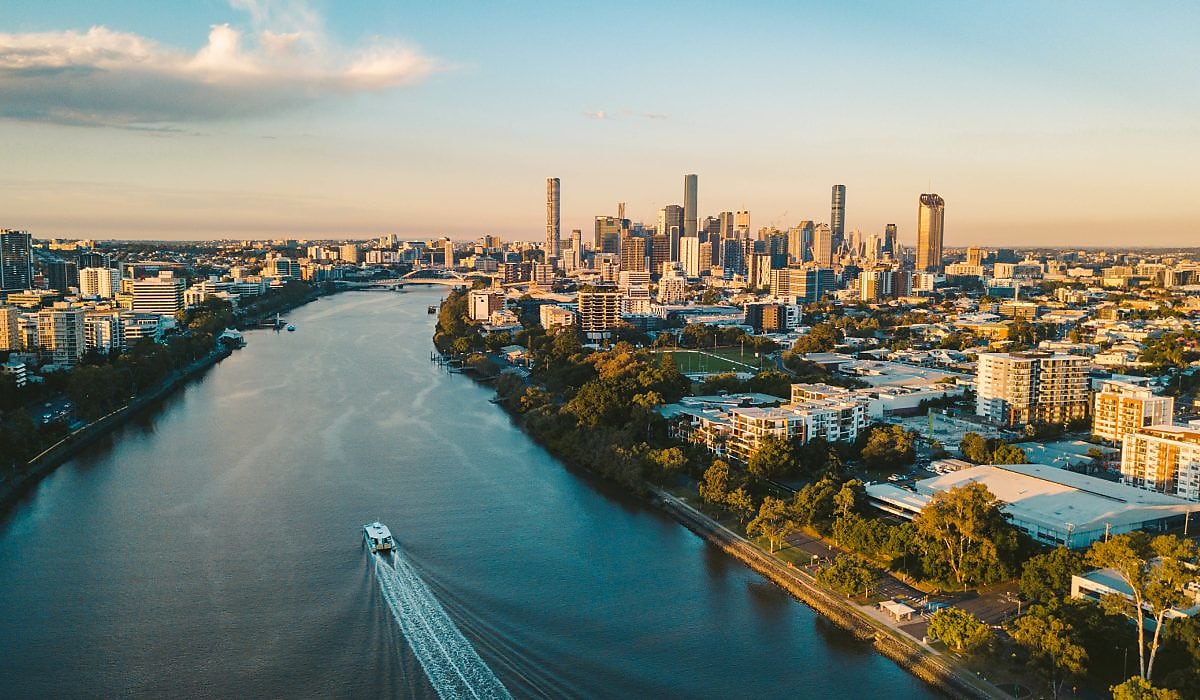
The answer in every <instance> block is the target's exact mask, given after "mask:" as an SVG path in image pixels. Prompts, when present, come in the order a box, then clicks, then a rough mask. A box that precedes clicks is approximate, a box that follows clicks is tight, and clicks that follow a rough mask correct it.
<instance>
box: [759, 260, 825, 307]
mask: <svg viewBox="0 0 1200 700" xmlns="http://www.w3.org/2000/svg"><path fill="white" fill-rule="evenodd" d="M770 279H771V295H772V296H775V297H780V298H785V297H786V298H791V297H795V298H796V299H798V300H799V301H801V302H814V301H820V300H821V299H822V298H823V297H824V296H825V295H826V294H829V293H830V292H832V291H833V290H834V289H835V288H836V281H835V278H834V274H833V270H830V269H828V268H821V267H787V268H784V269H782V270H771V277H770Z"/></svg>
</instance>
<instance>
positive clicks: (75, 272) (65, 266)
mask: <svg viewBox="0 0 1200 700" xmlns="http://www.w3.org/2000/svg"><path fill="white" fill-rule="evenodd" d="M46 282H47V284H48V285H49V286H50V288H51V289H56V290H58V291H60V292H63V293H64V294H65V293H66V292H67V290H69V289H70V288H71V287H78V286H79V266H78V265H76V264H75V261H73V260H50V261H47V262H46Z"/></svg>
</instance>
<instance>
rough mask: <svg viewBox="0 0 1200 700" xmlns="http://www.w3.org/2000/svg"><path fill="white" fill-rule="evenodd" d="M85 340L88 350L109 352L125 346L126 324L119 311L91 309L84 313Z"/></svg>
mask: <svg viewBox="0 0 1200 700" xmlns="http://www.w3.org/2000/svg"><path fill="white" fill-rule="evenodd" d="M83 340H84V344H85V345H86V346H87V349H88V350H97V351H99V352H102V353H109V352H112V351H113V350H122V349H124V348H125V333H124V324H122V323H121V314H120V312H118V311H89V312H87V313H85V314H84V319H83Z"/></svg>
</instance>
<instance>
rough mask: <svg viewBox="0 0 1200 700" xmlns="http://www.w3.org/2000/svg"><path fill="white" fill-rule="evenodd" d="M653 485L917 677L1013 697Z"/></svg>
mask: <svg viewBox="0 0 1200 700" xmlns="http://www.w3.org/2000/svg"><path fill="white" fill-rule="evenodd" d="M650 488H651V490H652V492H653V493H654V495H655V496H657V497H658V500H659V502H660V504H661V507H662V508H663V510H665V511H666V512H667V513H669V514H670V515H671V516H673V517H674V518H675V519H676V520H678V521H679V522H680V523H681V524H682V525H683V526H684V527H686V528H688V529H689V530H691V531H692V532H694V533H696V534H697V535H699V536H700V537H703V538H704V539H705V540H707V541H708V542H711V543H712V544H714V545H716V546H717V547H719V548H720V549H721V550H722V551H723V552H725V553H726V554H729V555H730V556H732V557H733V558H735V559H737V560H738V561H740V562H742V563H743V564H745V565H746V566H748V567H750V568H751V569H753V570H754V571H756V572H758V573H759V574H761V575H763V576H765V577H766V578H767V579H768V580H770V581H771V582H772V583H774V584H776V585H777V586H779V587H780V588H782V589H784V590H785V591H787V592H788V593H789V594H791V595H792V596H793V597H795V598H796V599H797V600H799V601H800V602H802V603H804V604H805V605H807V606H809V607H810V608H812V609H813V610H815V611H816V612H818V613H820V614H821V615H823V616H825V617H826V618H828V619H830V620H832V621H833V622H834V623H835V624H837V625H838V626H839V627H842V628H844V629H846V630H848V631H849V632H850V633H851V634H853V635H854V636H855V637H856V638H858V639H860V640H863V641H871V642H872V644H873V645H874V647H875V648H876V649H877V650H878V651H879V653H881V654H883V655H884V656H886V657H888V658H889V659H892V660H893V661H895V662H896V663H897V664H899V665H900V666H901V667H902V668H904V669H905V670H907V671H908V672H909V673H912V674H913V675H914V676H916V677H917V678H920V679H921V680H923V681H925V682H926V683H929V684H930V685H933V686H934V687H936V688H938V689H939V690H941V691H943V692H945V693H947V694H948V695H950V696H951V697H955V698H964V699H969V700H976V699H982V700H1000V699H1002V698H1011V696H1010V695H1008V694H1007V693H1005V692H1004V691H1002V690H1000V689H999V688H997V687H995V686H993V685H992V684H990V683H988V682H987V681H985V680H983V679H982V678H978V677H977V676H975V674H973V673H971V672H970V671H967V670H966V669H963V668H961V667H959V666H958V665H957V664H955V663H954V662H953V660H951V659H948V658H946V656H945V655H944V654H940V653H938V652H937V651H935V650H934V649H932V648H930V647H928V646H924V645H922V644H921V643H920V642H918V641H916V640H915V639H912V638H909V637H908V635H906V634H904V633H903V632H900V631H898V630H896V629H894V628H892V627H891V626H890V625H889V624H888V623H887V622H886V620H885V619H884V618H883V617H882V616H876V615H873V614H872V613H871V612H869V611H867V610H866V609H863V608H860V607H859V606H857V605H854V604H853V603H851V602H849V601H847V600H845V599H843V598H841V597H840V596H838V595H836V594H833V593H831V592H829V591H827V590H825V589H824V588H822V587H821V586H819V585H818V584H817V583H816V580H815V579H814V578H813V577H812V576H811V575H809V574H808V573H807V572H805V571H803V570H800V569H797V568H795V567H792V566H790V565H788V564H786V563H784V562H783V561H780V560H779V559H776V558H775V557H773V556H771V555H769V554H767V553H766V552H763V551H762V550H761V549H759V548H758V547H757V546H756V545H755V544H754V543H752V542H750V541H749V540H747V539H746V538H744V537H742V536H741V535H739V534H737V533H735V532H733V531H732V530H730V529H729V528H727V527H725V526H724V525H722V524H720V523H718V522H717V521H715V520H713V519H712V518H710V517H708V516H707V515H705V514H704V513H701V512H700V511H698V510H696V509H695V508H693V507H692V506H691V505H689V504H688V503H686V502H684V501H682V500H680V499H679V498H676V497H675V496H673V495H671V494H670V493H668V492H667V491H664V490H663V489H660V488H657V487H654V486H651V487H650Z"/></svg>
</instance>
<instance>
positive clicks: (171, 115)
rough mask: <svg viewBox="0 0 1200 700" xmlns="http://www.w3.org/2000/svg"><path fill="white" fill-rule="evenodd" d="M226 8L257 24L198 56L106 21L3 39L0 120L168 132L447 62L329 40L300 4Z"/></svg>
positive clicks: (222, 35)
mask: <svg viewBox="0 0 1200 700" xmlns="http://www.w3.org/2000/svg"><path fill="white" fill-rule="evenodd" d="M231 4H232V5H233V6H234V8H236V9H239V10H242V11H244V12H246V13H247V14H248V16H249V20H250V26H251V28H252V31H251V32H246V31H244V30H242V29H239V28H236V27H234V26H232V25H230V24H219V25H214V26H212V27H211V28H210V29H209V33H208V41H207V43H206V44H205V45H204V46H203V47H202V48H201V49H200V50H199V51H197V52H195V53H188V52H186V51H182V50H179V49H177V48H173V47H170V46H165V45H163V44H161V43H159V42H156V41H154V40H153V39H148V38H146V37H142V36H138V35H136V34H129V33H124V32H118V31H114V30H111V29H109V28H107V27H101V26H97V27H92V28H91V29H88V30H87V31H86V32H78V31H62V32H43V33H28V34H0V118H7V119H17V120H26V121H38V122H51V123H57V124H70V125H80V126H110V127H121V128H137V129H153V130H172V127H170V126H169V125H171V124H178V123H189V122H205V121H217V120H223V119H236V118H241V117H255V116H263V115H269V114H274V113H278V112H281V111H285V110H288V109H292V108H295V107H299V106H302V105H305V104H310V103H313V102H316V101H319V100H322V99H326V98H329V97H336V96H339V95H350V94H356V93H362V92H380V91H385V90H390V89H394V88H399V87H403V86H407V85H413V84H415V83H418V82H420V81H422V80H423V79H425V78H426V77H428V76H429V75H430V74H431V73H432V72H434V71H435V70H438V68H439V67H440V66H439V64H438V63H437V62H436V61H435V60H434V59H432V58H430V57H428V56H426V55H425V54H423V53H421V52H420V51H419V50H417V49H415V48H411V47H407V46H403V45H400V44H398V43H395V42H385V41H376V42H374V43H373V44H370V45H368V46H367V47H366V48H364V49H360V50H355V51H349V50H344V49H342V48H340V47H337V46H333V45H331V43H330V41H329V38H328V35H327V33H326V32H325V30H324V27H323V25H322V23H321V21H320V17H318V16H317V15H316V14H315V13H313V12H312V11H311V10H309V9H308V8H307V6H305V5H303V4H298V3H276V2H262V1H261V0H232V1H231Z"/></svg>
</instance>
